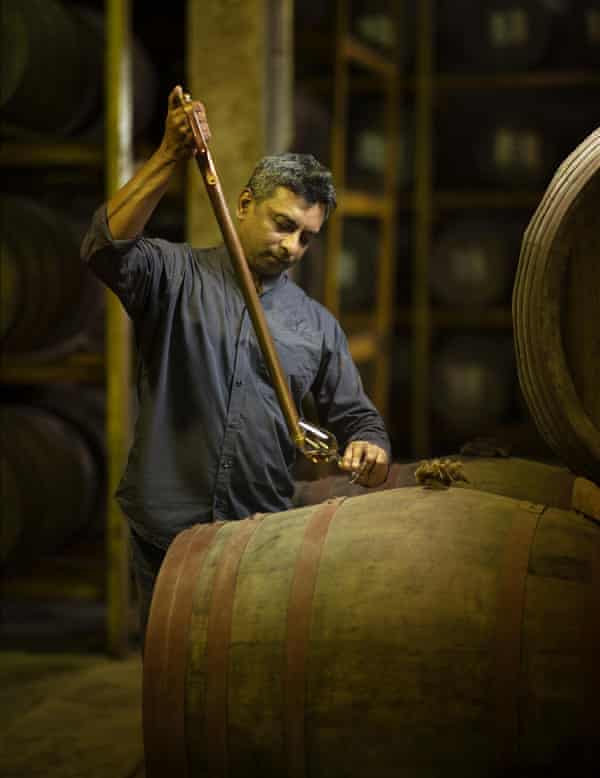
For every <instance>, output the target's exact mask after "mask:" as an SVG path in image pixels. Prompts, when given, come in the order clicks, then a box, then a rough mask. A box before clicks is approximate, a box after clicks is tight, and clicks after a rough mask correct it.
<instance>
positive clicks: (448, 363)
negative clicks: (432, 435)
mask: <svg viewBox="0 0 600 778" xmlns="http://www.w3.org/2000/svg"><path fill="white" fill-rule="evenodd" d="M514 383H515V379H514V350H513V345H512V342H511V339H510V337H509V336H506V335H495V334H494V335H470V334H469V335H463V334H448V335H446V336H444V337H443V338H440V339H439V340H438V342H437V344H436V345H435V349H434V356H433V368H432V393H431V407H432V410H433V411H434V413H435V415H436V418H437V420H438V422H440V423H442V424H443V427H444V430H445V431H447V432H448V433H452V434H457V435H459V436H460V437H462V438H465V437H472V436H474V435H480V434H483V433H484V432H485V430H486V429H487V428H488V426H489V425H490V424H492V423H495V422H496V421H497V420H498V419H500V418H502V416H503V415H506V414H507V413H508V411H509V409H510V406H511V403H512V400H513V395H514Z"/></svg>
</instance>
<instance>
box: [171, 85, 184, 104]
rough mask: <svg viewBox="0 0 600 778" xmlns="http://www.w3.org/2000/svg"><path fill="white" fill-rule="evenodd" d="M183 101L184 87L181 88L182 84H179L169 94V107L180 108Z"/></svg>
mask: <svg viewBox="0 0 600 778" xmlns="http://www.w3.org/2000/svg"><path fill="white" fill-rule="evenodd" d="M182 103H183V89H182V88H181V85H180V84H177V86H176V87H174V88H173V89H172V90H171V94H170V95H169V108H179V106H180V105H181V104H182Z"/></svg>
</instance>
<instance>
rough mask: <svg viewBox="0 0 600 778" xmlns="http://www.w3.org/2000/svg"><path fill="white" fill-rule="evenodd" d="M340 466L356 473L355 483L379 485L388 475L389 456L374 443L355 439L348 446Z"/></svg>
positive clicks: (353, 480)
mask: <svg viewBox="0 0 600 778" xmlns="http://www.w3.org/2000/svg"><path fill="white" fill-rule="evenodd" d="M340 467H341V468H342V469H343V470H350V471H352V472H353V473H354V474H355V476H354V477H353V479H352V482H353V483H358V484H361V485H362V486H379V484H381V483H383V481H385V479H386V477H387V473H388V468H389V465H388V456H387V453H386V452H385V451H384V450H383V449H382V448H380V447H379V446H377V445H375V444H374V443H368V442H367V441H353V442H352V443H350V444H349V445H348V446H347V448H346V451H345V452H344V457H343V459H342V461H341V462H340Z"/></svg>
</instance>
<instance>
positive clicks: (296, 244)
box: [281, 232, 300, 257]
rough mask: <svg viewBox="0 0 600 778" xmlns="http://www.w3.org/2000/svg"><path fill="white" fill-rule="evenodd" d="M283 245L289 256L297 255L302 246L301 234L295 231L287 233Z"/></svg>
mask: <svg viewBox="0 0 600 778" xmlns="http://www.w3.org/2000/svg"><path fill="white" fill-rule="evenodd" d="M281 247H282V248H283V249H285V251H286V252H287V254H288V256H290V257H293V256H295V255H296V254H297V253H298V250H299V248H300V236H299V235H298V233H296V232H294V233H290V234H289V235H286V236H285V237H284V238H283V240H282V241H281Z"/></svg>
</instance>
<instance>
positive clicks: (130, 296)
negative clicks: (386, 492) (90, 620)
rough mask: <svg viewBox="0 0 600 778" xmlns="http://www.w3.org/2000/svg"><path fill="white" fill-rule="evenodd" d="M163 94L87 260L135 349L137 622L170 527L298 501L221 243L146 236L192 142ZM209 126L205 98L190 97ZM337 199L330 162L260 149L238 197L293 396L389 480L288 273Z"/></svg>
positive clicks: (355, 461)
mask: <svg viewBox="0 0 600 778" xmlns="http://www.w3.org/2000/svg"><path fill="white" fill-rule="evenodd" d="M181 98H182V93H181V87H175V89H174V90H173V91H172V92H171V94H170V96H169V109H168V113H167V119H166V124H165V132H164V136H163V139H162V142H161V144H160V146H159V148H158V150H157V151H156V153H155V154H154V155H153V156H152V157H151V158H150V159H149V160H148V161H147V162H146V163H145V164H144V165H143V166H142V167H141V168H140V169H139V171H138V172H137V173H136V174H135V176H134V177H133V178H132V179H131V180H130V181H129V182H128V183H127V184H126V185H125V186H124V187H122V189H120V190H119V191H118V192H117V193H116V194H115V196H114V197H113V198H112V199H111V200H110V201H109V202H108V203H107V205H106V206H105V207H104V206H103V207H102V208H100V209H99V210H98V211H97V213H96V214H95V217H94V221H93V223H92V226H91V228H90V230H89V231H88V234H87V235H86V238H85V239H84V243H83V247H82V257H83V259H84V260H85V261H87V262H88V264H89V266H90V267H91V268H92V270H93V271H94V272H95V273H96V275H97V276H98V277H99V278H100V279H102V280H103V281H104V282H105V283H106V284H107V285H108V286H109V287H110V288H111V289H112V290H113V291H114V292H115V293H116V294H117V295H118V296H119V298H120V300H121V302H122V303H123V305H124V307H125V309H126V310H127V312H128V314H129V315H130V317H131V318H132V320H133V323H134V329H135V336H136V341H137V346H138V351H139V356H140V360H139V365H138V395H139V415H138V419H137V423H136V429H135V439H134V443H133V446H132V448H131V451H130V454H129V460H128V464H127V469H126V472H125V474H124V476H123V479H122V481H121V484H120V486H119V489H118V493H117V496H118V499H119V502H120V504H121V506H122V508H123V510H124V512H125V514H126V515H127V517H128V519H129V524H130V528H131V538H132V552H133V562H134V568H135V571H136V577H137V581H138V586H139V589H140V607H141V623H142V635H143V632H144V630H145V625H146V620H147V615H148V609H149V604H150V599H151V594H152V588H153V585H154V580H155V577H156V575H157V573H158V568H159V566H160V563H161V561H162V559H163V557H164V554H165V550H166V548H167V547H168V545H169V543H170V542H171V540H172V539H173V538H174V537H175V535H176V534H177V533H178V532H179V531H181V530H183V529H185V528H186V527H189V526H190V525H192V524H195V523H198V522H209V521H214V520H216V519H242V518H244V517H246V516H248V515H251V514H252V513H255V512H259V511H260V512H277V511H282V510H286V509H287V508H289V507H291V498H292V494H293V480H292V467H293V464H294V459H295V456H296V451H295V449H294V445H293V443H292V441H291V439H290V436H289V434H288V430H287V427H286V424H285V420H284V417H283V414H282V412H281V409H280V407H279V404H278V402H277V399H276V395H275V392H274V390H273V388H272V386H271V383H270V380H269V376H268V371H267V368H266V365H265V363H264V361H263V358H262V354H261V351H260V348H259V345H258V342H257V340H256V336H255V334H254V330H253V327H252V323H251V321H250V319H249V315H248V311H247V309H246V307H245V304H244V299H243V296H242V293H241V290H240V287H239V285H238V282H237V278H236V276H235V273H234V269H233V266H232V263H231V260H230V258H229V256H228V254H227V250H226V249H225V247H224V246H218V247H216V248H210V249H195V248H192V247H191V246H189V245H187V244H173V243H170V242H168V241H164V240H159V239H154V240H150V239H147V238H145V237H141V233H142V231H143V229H144V227H145V225H146V223H147V221H148V219H149V218H150V216H151V214H152V212H153V211H154V209H155V207H156V206H157V205H158V203H159V201H160V199H161V197H162V195H163V194H164V192H165V191H166V189H167V186H168V183H169V179H170V176H171V174H172V173H173V171H174V169H175V166H176V164H177V163H178V161H179V160H181V159H184V158H186V157H190V156H191V155H192V154H193V149H194V146H193V141H192V137H191V132H190V130H189V127H188V123H187V118H186V116H185V113H184V110H183V108H182V103H181ZM194 110H195V111H196V112H197V113H198V116H199V118H200V121H201V123H202V124H203V129H204V131H205V133H206V135H207V137H210V132H209V128H208V125H207V123H206V114H205V111H204V107H203V106H202V104H201V103H195V104H194ZM334 207H335V190H334V187H333V184H332V182H331V174H330V173H329V171H328V170H326V168H324V167H323V166H322V165H320V164H319V163H318V162H317V161H316V160H315V159H314V158H313V157H311V156H308V155H294V154H286V155H278V156H275V157H266V158H264V159H263V160H261V162H260V163H259V165H258V166H257V168H256V169H255V171H254V173H253V174H252V177H251V179H250V181H249V183H248V186H247V187H246V188H245V189H244V190H243V191H242V193H241V194H240V197H239V202H238V208H237V219H238V234H239V237H240V241H241V243H242V246H243V248H244V253H245V255H246V258H247V260H248V264H249V267H250V269H251V272H252V276H253V279H254V282H255V285H256V288H257V291H258V293H259V294H260V298H261V303H262V305H263V308H264V310H265V316H266V319H267V322H268V324H269V328H270V331H271V333H272V335H273V338H274V341H275V345H276V347H277V350H278V353H279V356H280V358H281V362H282V366H283V369H284V371H285V373H286V375H287V376H288V379H289V385H290V389H291V392H292V395H293V398H294V400H295V402H296V406H297V407H298V408H300V407H301V401H302V398H303V397H304V396H305V395H306V394H307V393H308V392H309V391H312V393H313V395H314V398H315V402H316V406H317V408H318V410H319V413H320V415H321V417H322V419H321V421H322V424H323V426H325V427H326V428H327V429H329V430H331V431H332V432H334V434H335V435H336V436H337V438H338V441H339V442H340V443H341V444H342V445H343V446H344V447H345V448H344V456H343V460H342V462H341V464H340V466H341V468H342V469H344V470H347V471H360V473H361V476H360V479H359V483H362V484H363V485H366V486H377V485H379V484H380V483H381V482H382V481H384V480H385V477H386V475H387V470H388V461H389V453H390V447H389V440H388V437H387V434H386V432H385V429H384V425H383V422H382V420H381V418H380V416H379V414H378V413H377V411H376V410H375V408H374V407H373V405H372V404H371V403H370V401H369V400H368V398H367V397H366V396H365V394H364V392H363V389H362V385H361V382H360V378H359V375H358V371H357V370H356V367H355V366H354V363H353V362H352V360H351V358H350V355H349V352H348V346H347V342H346V339H345V337H344V335H343V333H342V331H341V329H340V327H339V325H338V324H337V322H336V321H335V319H334V318H333V317H332V316H331V314H329V313H328V311H326V310H325V309H324V308H323V307H322V306H321V305H319V304H318V303H317V302H315V301H314V300H312V299H310V298H309V297H308V296H307V295H306V294H305V293H304V292H303V291H302V290H301V289H300V288H299V287H298V286H296V284H294V283H293V282H292V281H291V280H290V279H289V278H288V274H287V272H286V271H287V270H289V268H291V267H293V265H294V264H295V263H297V262H299V261H300V260H301V258H302V256H303V255H304V253H305V251H306V249H307V247H308V245H309V243H310V240H311V239H312V238H313V237H314V236H315V235H316V234H317V233H318V232H319V230H320V229H321V227H322V225H323V223H324V221H325V219H326V218H327V216H328V215H329V212H330V211H331V210H332V209H333V208H334Z"/></svg>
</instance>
